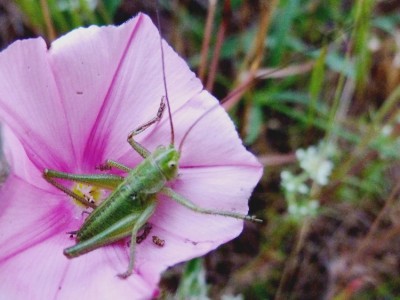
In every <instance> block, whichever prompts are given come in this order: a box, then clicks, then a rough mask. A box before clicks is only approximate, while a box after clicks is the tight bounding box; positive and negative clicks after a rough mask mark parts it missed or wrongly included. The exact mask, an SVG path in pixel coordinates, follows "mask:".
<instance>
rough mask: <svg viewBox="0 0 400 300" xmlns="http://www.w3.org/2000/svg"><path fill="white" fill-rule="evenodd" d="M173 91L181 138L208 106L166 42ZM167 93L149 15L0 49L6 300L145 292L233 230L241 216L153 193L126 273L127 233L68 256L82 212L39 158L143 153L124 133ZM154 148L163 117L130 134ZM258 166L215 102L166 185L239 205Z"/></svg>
mask: <svg viewBox="0 0 400 300" xmlns="http://www.w3.org/2000/svg"><path fill="white" fill-rule="evenodd" d="M164 49H165V63H166V77H167V82H168V92H169V98H170V101H171V106H172V111H173V121H174V124H175V135H176V144H177V145H179V142H180V140H181V139H182V137H183V135H184V134H185V132H186V131H187V130H188V128H189V127H190V126H191V124H192V123H193V122H194V121H195V120H196V119H198V118H199V117H200V116H201V115H202V114H204V112H205V111H207V109H209V108H210V107H212V106H214V105H215V103H216V100H215V99H214V98H213V97H212V96H211V95H210V94H209V93H208V92H206V91H204V90H203V87H202V85H201V83H200V81H199V80H198V79H197V78H196V77H195V75H194V74H193V73H192V72H191V71H190V70H189V68H188V67H187V65H186V63H185V62H184V61H183V60H182V59H181V58H180V57H179V56H178V55H177V54H176V53H175V52H174V51H173V50H172V49H171V48H170V47H169V46H167V44H165V43H164ZM163 95H164V87H163V83H162V67H161V57H160V45H159V35H158V31H157V29H156V28H155V26H154V25H153V24H152V22H151V21H150V19H149V18H148V17H147V16H145V15H139V16H138V17H136V18H134V19H132V20H130V21H128V22H126V23H125V24H123V25H121V26H118V27H115V26H107V27H96V26H92V27H89V28H86V29H77V30H74V31H72V32H71V33H69V34H67V35H65V36H63V37H61V38H60V39H58V40H56V41H55V42H53V43H52V45H51V47H50V49H47V47H46V44H45V42H44V41H43V39H41V38H37V39H29V40H24V41H17V42H15V43H14V44H12V45H11V46H9V47H8V48H7V49H6V50H4V51H3V52H2V53H1V54H0V118H1V120H2V122H3V124H4V126H3V143H4V147H5V154H6V157H7V159H8V163H9V165H10V176H9V177H8V179H7V181H6V183H5V184H4V186H3V187H2V190H1V195H0V228H1V230H0V295H1V296H2V297H3V298H4V299H26V298H28V299H146V298H150V297H152V296H153V295H154V294H155V293H157V284H158V282H159V279H160V274H161V272H163V271H164V270H165V269H166V268H168V267H169V266H171V265H174V264H176V263H178V262H182V261H185V260H188V259H191V258H194V257H197V256H200V255H203V254H205V253H207V252H209V251H211V250H213V249H215V248H217V247H218V246H219V245H221V244H223V243H225V242H227V241H229V240H231V239H233V238H234V237H236V236H237V235H239V234H240V232H241V231H242V228H243V221H241V220H236V219H232V218H227V217H221V216H210V215H202V214H199V213H195V212H192V211H190V210H188V209H186V208H184V207H182V206H180V205H179V204H177V203H175V202H174V201H172V200H171V199H168V198H166V197H159V205H158V207H157V209H156V212H155V214H154V215H153V217H152V218H151V219H150V223H151V224H152V226H153V229H152V232H151V235H156V236H158V237H159V238H161V239H163V240H165V245H164V247H162V248H161V247H158V246H156V245H155V244H154V243H152V241H151V237H150V238H147V239H146V240H145V241H143V243H141V244H139V245H138V247H137V254H136V257H135V272H134V274H133V275H132V276H130V277H129V278H128V279H126V280H123V279H120V278H119V277H117V276H116V274H118V273H121V272H123V271H125V270H126V268H127V265H128V259H129V253H128V252H129V247H127V245H126V241H121V242H119V243H115V244H113V245H111V246H107V247H102V248H100V249H97V250H95V251H92V252H90V253H87V254H85V255H82V256H80V257H78V258H74V259H71V260H69V259H67V258H66V257H65V256H64V255H63V249H64V248H66V247H69V246H72V245H74V244H75V241H74V240H73V239H71V238H70V237H69V235H68V234H66V232H68V231H73V230H76V229H78V228H79V227H80V226H81V224H82V222H83V220H84V218H85V217H86V216H85V215H83V214H82V208H81V207H80V206H79V205H77V204H76V203H75V202H74V201H73V200H72V199H71V198H70V197H69V196H67V195H65V194H63V193H62V192H60V191H59V190H57V189H55V188H54V187H53V186H52V185H50V184H49V183H48V182H46V181H45V180H44V179H43V177H42V172H43V169H44V168H49V169H54V170H59V171H64V172H70V173H89V174H90V173H96V172H100V171H99V170H96V166H98V165H99V164H101V163H102V162H104V161H105V160H106V159H113V160H116V161H119V162H121V163H123V164H125V165H128V166H132V167H133V166H135V165H137V164H138V162H140V161H141V160H142V158H141V157H140V156H139V155H138V154H137V153H136V152H135V151H134V150H133V149H132V148H131V147H130V146H129V144H128V143H127V142H126V138H127V135H128V133H129V132H130V131H131V130H132V129H134V128H136V127H137V126H138V125H140V124H142V123H144V122H146V121H148V120H149V119H151V118H152V117H153V116H154V115H155V113H156V112H157V109H158V106H159V103H160V99H161V97H162V96H163ZM137 140H138V141H139V142H141V143H142V144H143V145H144V146H145V147H146V148H148V149H149V150H151V151H152V150H154V149H155V147H156V146H158V145H160V144H163V145H168V143H169V140H170V130H169V123H168V116H167V114H164V117H163V119H162V120H161V121H160V122H159V123H158V124H155V125H153V126H152V127H150V128H148V129H147V130H146V131H144V132H143V133H141V134H140V135H138V136H137ZM261 173H262V168H261V166H260V164H259V163H258V162H257V160H256V159H255V157H254V156H253V155H252V154H250V153H249V152H247V151H246V150H245V148H244V147H243V145H242V143H241V140H240V139H239V137H238V135H237V133H236V131H235V130H234V126H233V124H232V122H231V120H230V119H229V117H228V116H227V114H226V113H225V112H224V111H223V109H222V108H220V107H219V108H217V109H213V110H212V111H211V112H209V113H207V115H206V116H205V117H204V118H202V119H201V121H199V122H198V124H196V126H195V127H194V128H193V130H192V131H191V132H190V133H189V135H188V137H187V139H186V140H185V144H184V146H183V148H182V156H181V160H180V171H179V174H180V175H179V177H178V179H176V180H175V181H173V182H170V186H171V187H172V188H173V189H174V190H175V191H177V192H178V193H180V194H182V195H184V196H185V197H187V198H188V199H190V200H192V201H193V202H195V203H197V204H199V205H200V206H202V207H205V208H215V209H223V210H229V211H237V212H242V213H246V212H247V210H248V207H247V200H248V198H249V196H250V194H251V192H252V189H253V188H254V186H255V184H256V183H257V182H258V180H259V178H260V176H261Z"/></svg>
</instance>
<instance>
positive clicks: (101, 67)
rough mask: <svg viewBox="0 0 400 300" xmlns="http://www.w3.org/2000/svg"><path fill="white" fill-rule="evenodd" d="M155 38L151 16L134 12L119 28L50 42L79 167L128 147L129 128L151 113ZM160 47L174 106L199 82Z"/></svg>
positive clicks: (156, 83) (159, 86)
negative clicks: (133, 16)
mask: <svg viewBox="0 0 400 300" xmlns="http://www.w3.org/2000/svg"><path fill="white" fill-rule="evenodd" d="M159 39H160V37H159V33H158V30H157V28H156V27H155V26H154V24H153V23H152V22H151V20H150V19H149V18H148V17H147V16H145V15H141V14H140V15H139V16H138V17H136V18H134V19H132V20H130V21H128V22H127V23H125V24H123V25H121V26H119V27H114V26H108V27H103V28H99V27H95V26H92V27H90V28H88V29H78V30H75V31H72V32H71V33H69V34H67V35H66V36H64V37H62V38H60V39H58V40H57V41H55V42H54V43H53V44H52V47H51V50H50V55H51V62H52V66H53V72H54V76H55V78H56V82H57V85H58V87H59V90H60V94H61V98H62V100H63V103H64V106H65V108H66V109H65V110H66V111H67V115H68V118H69V120H70V121H69V125H70V127H71V131H72V136H73V143H74V148H75V154H76V156H77V165H79V166H80V167H82V165H85V164H86V165H89V166H88V167H86V168H87V169H90V167H91V168H93V165H95V164H99V163H101V162H102V161H103V160H104V159H107V158H116V157H120V156H121V155H122V154H123V153H126V152H129V151H131V148H130V146H129V145H128V143H127V142H126V138H127V136H128V134H129V132H130V131H132V130H133V129H135V128H136V127H137V126H139V125H141V124H143V123H145V122H147V121H148V120H150V119H151V118H152V117H154V116H155V115H156V113H157V111H158V108H159V105H160V100H161V97H162V96H164V94H165V92H164V85H163V77H162V76H163V75H162V66H161V54H160V41H159ZM164 51H165V63H166V77H167V81H168V92H169V95H170V98H171V99H173V100H171V104H172V106H173V109H176V108H179V107H180V106H181V105H182V104H183V103H184V102H185V101H187V99H189V98H190V97H192V96H193V95H194V94H196V93H198V92H199V91H200V90H201V89H202V86H201V83H200V81H199V80H198V79H196V78H195V75H194V74H193V73H192V72H191V71H190V70H189V68H188V67H187V65H186V63H185V62H184V61H183V60H182V59H181V58H180V57H179V56H178V55H177V54H176V53H175V52H174V51H173V50H172V49H171V48H170V47H169V46H168V45H167V44H166V43H165V42H164ZM82 124H89V126H87V125H85V126H83V128H82ZM149 132H150V131H149ZM149 132H145V133H143V134H142V135H141V137H139V139H141V138H143V136H145V135H146V134H148V133H149ZM167 138H168V139H167V141H169V136H167Z"/></svg>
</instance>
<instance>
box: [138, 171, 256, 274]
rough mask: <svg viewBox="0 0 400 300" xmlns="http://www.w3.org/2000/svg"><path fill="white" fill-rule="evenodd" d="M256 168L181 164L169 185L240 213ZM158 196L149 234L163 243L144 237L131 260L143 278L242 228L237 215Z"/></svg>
mask: <svg viewBox="0 0 400 300" xmlns="http://www.w3.org/2000/svg"><path fill="white" fill-rule="evenodd" d="M261 173H262V170H261V169H258V170H257V169H255V168H252V167H247V168H244V167H240V168H239V167H212V168H199V169H185V170H182V171H181V174H180V176H179V179H178V180H177V181H176V182H175V183H174V184H173V188H174V190H175V191H177V192H179V193H180V194H181V195H183V196H185V197H186V198H187V199H190V200H191V201H193V202H194V203H197V204H198V205H199V206H201V207H204V208H212V209H219V210H225V211H235V212H240V213H243V214H246V213H247V210H248V208H247V199H248V198H249V197H250V194H251V192H252V190H253V188H254V185H255V184H256V183H257V181H258V180H259V178H260V176H261ZM159 199H160V201H159V202H160V203H159V206H158V207H157V210H156V212H155V214H154V216H153V217H152V218H151V220H150V223H151V224H153V230H152V231H151V233H150V235H157V236H158V237H159V238H161V239H163V240H165V246H164V247H162V248H160V247H158V246H156V245H154V244H153V243H152V242H151V238H147V239H146V240H145V241H144V242H143V243H142V244H140V245H139V247H138V254H137V257H136V262H137V263H136V266H137V268H138V270H139V272H140V273H141V274H142V275H143V276H145V278H146V279H147V280H150V279H151V278H152V276H154V274H156V273H157V272H158V271H162V270H164V268H166V267H168V266H171V265H174V264H176V263H179V262H182V261H185V260H188V259H191V258H193V257H198V256H201V255H204V254H205V253H207V252H209V251H211V250H213V249H215V248H217V247H218V246H220V245H221V244H223V243H225V242H227V241H229V240H231V239H233V238H235V237H236V236H238V235H239V234H240V232H241V231H242V228H243V221H241V220H237V219H233V218H229V217H223V216H215V215H204V214H200V213H196V212H193V211H191V210H189V209H187V208H185V207H183V206H181V205H179V204H177V203H176V202H174V201H173V200H171V199H167V198H166V197H159Z"/></svg>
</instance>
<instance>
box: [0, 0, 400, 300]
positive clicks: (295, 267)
mask: <svg viewBox="0 0 400 300" xmlns="http://www.w3.org/2000/svg"><path fill="white" fill-rule="evenodd" d="M213 3H214V1H160V12H161V16H162V28H161V31H162V32H163V34H164V37H165V38H166V39H167V40H169V42H170V43H172V44H173V45H174V47H175V49H177V51H178V52H179V53H180V54H181V55H182V56H184V57H185V58H186V59H187V61H188V62H189V63H190V64H191V66H192V68H193V69H194V70H200V69H201V68H203V69H204V70H206V72H204V74H206V75H208V76H206V75H204V76H202V78H201V79H202V80H203V82H204V84H205V86H206V87H207V88H208V89H210V90H211V91H212V92H213V94H215V95H216V96H217V97H219V98H220V99H225V101H224V102H225V103H224V105H227V106H228V107H230V112H231V115H232V118H233V119H234V120H235V122H236V123H237V126H238V129H239V131H240V134H241V135H242V137H243V139H244V141H245V142H246V144H247V146H248V147H249V148H250V149H251V150H252V151H253V152H254V153H256V154H257V155H258V157H259V159H260V161H261V162H262V163H263V164H264V165H265V166H266V168H265V173H264V178H263V180H262V181H261V182H260V184H259V186H258V187H257V189H256V191H255V193H254V196H253V198H252V200H251V202H250V209H251V211H252V213H255V214H257V215H259V216H260V217H262V218H263V219H264V220H265V223H264V224H262V225H254V224H245V229H244V233H243V234H242V235H241V236H240V237H239V238H238V239H236V240H235V241H232V242H231V243H228V244H226V245H224V246H223V247H221V248H220V249H219V250H217V251H215V252H213V253H211V254H209V255H207V257H206V258H205V259H204V262H202V260H195V261H192V262H189V263H188V264H187V266H186V269H185V270H184V271H183V270H182V268H183V267H182V266H177V267H175V268H173V269H172V270H170V271H169V272H167V274H166V275H165V279H164V281H163V285H162V286H163V288H164V291H165V292H164V293H163V295H174V293H176V294H175V295H176V297H178V298H180V299H198V298H201V297H203V298H205V295H206V294H207V295H208V297H210V298H212V299H273V298H275V299H397V298H396V297H398V295H399V294H400V291H399V282H398V278H399V275H400V269H399V267H398V266H399V265H400V235H399V230H400V218H399V213H400V210H399V208H400V206H399V203H398V193H399V185H398V178H399V175H400V168H399V166H400V165H399V156H400V138H399V134H400V113H399V111H398V107H399V93H400V87H399V83H400V38H399V36H400V35H399V33H400V27H399V24H400V3H399V2H398V1H389V0H388V1H385V0H382V1H373V0H359V1H345V0H343V1H337V0H281V1H278V0H275V1H272V0H271V1H261V0H260V1H240V0H232V1H227V0H225V1H217V2H216V4H215V11H214V14H212V11H213V9H212V7H213ZM8 5H12V6H14V5H15V6H16V7H17V8H18V10H19V12H20V13H21V15H22V17H19V16H20V15H18V14H17V15H12V14H11V13H10V14H9V19H10V20H12V22H11V21H10V24H11V25H10V26H14V27H12V28H14V30H12V31H10V32H13V33H12V34H11V35H12V36H5V35H4V33H3V35H2V45H3V46H5V45H4V44H5V41H9V42H10V41H11V40H13V39H16V38H20V37H25V36H29V35H43V36H45V37H47V39H48V41H51V40H53V39H54V38H56V37H57V36H60V35H62V34H64V33H66V32H67V31H69V30H71V29H73V28H75V27H78V26H87V25H90V24H100V25H101V24H109V23H121V22H123V21H124V20H126V19H127V18H128V17H130V16H132V15H135V14H136V13H137V12H138V11H139V10H143V11H145V12H147V13H149V14H150V15H152V16H154V15H155V6H154V3H153V2H152V1H123V0H103V1H102V0H98V1H95V0H92V1H89V0H48V1H31V0H16V1H15V3H11V4H8ZM7 11H11V10H7ZM210 13H211V15H213V17H212V23H211V24H212V27H211V28H212V30H211V31H210V34H207V32H206V31H205V24H206V19H207V14H210ZM18 18H19V19H18ZM16 19H17V20H20V21H19V22H20V23H18V22H17V23H18V24H17V25H19V26H22V27H23V28H24V29H23V30H21V29H20V30H17V28H19V27H18V26H17V25H15V24H16V23H15V22H16V21H15V20H16ZM21 20H22V21H21ZM207 36H208V37H209V38H210V43H209V46H208V47H206V50H208V51H207V52H204V51H203V52H202V45H203V43H204V41H205V40H206V38H207ZM219 44H220V45H221V48H218V45H219ZM218 53H219V54H218ZM213 62H215V64H214V66H216V67H213ZM320 141H325V142H327V143H331V144H333V145H335V147H336V149H337V154H336V156H335V157H334V158H332V160H331V161H332V163H333V164H334V168H333V172H332V174H331V175H330V176H329V182H328V183H327V184H326V185H323V186H322V185H321V186H320V185H318V184H316V183H315V182H314V181H313V180H312V179H311V178H309V179H307V180H306V181H305V184H306V185H307V186H308V187H309V188H310V192H309V193H308V194H307V195H306V196H304V195H303V196H302V197H303V198H302V199H303V200H302V201H305V200H304V199H305V198H304V197H306V198H307V199H308V200H311V199H316V200H317V201H318V203H319V209H318V213H317V215H309V216H307V215H305V216H304V217H303V218H300V219H296V221H295V222H294V221H293V218H290V213H289V212H288V207H287V199H285V195H287V193H285V192H284V191H283V190H282V186H281V179H280V174H281V172H282V171H283V170H287V169H288V170H290V171H291V172H293V174H299V173H300V171H301V166H300V165H299V164H300V161H299V160H298V159H297V158H296V155H295V152H296V150H298V149H299V148H304V149H305V148H307V147H309V146H311V145H318V144H319V143H320ZM292 196H293V195H292ZM293 199H296V198H293ZM293 199H292V200H293ZM179 282H180V283H181V284H180V285H179ZM234 295H236V298H235V297H234ZM165 297H170V296H165ZM203 298H201V299H203Z"/></svg>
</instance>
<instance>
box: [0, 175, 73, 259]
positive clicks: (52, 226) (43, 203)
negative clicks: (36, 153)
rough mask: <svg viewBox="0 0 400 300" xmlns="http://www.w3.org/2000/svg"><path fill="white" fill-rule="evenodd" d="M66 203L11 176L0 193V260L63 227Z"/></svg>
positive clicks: (66, 218)
mask: <svg viewBox="0 0 400 300" xmlns="http://www.w3.org/2000/svg"><path fill="white" fill-rule="evenodd" d="M67 205H68V203H67V202H62V201H57V198H56V197H55V195H53V194H51V193H48V192H45V191H43V190H41V189H39V188H36V187H34V186H32V185H30V184H28V183H26V182H25V181H23V180H21V179H19V178H18V177H16V176H14V175H11V176H10V178H8V179H7V181H6V183H5V184H4V186H2V190H1V194H0V228H1V232H0V261H4V260H7V259H9V258H11V257H13V256H14V255H16V254H17V253H19V252H23V251H25V250H26V249H28V248H29V247H32V246H33V245H35V244H37V243H41V242H42V241H43V240H44V239H46V238H48V237H50V236H52V235H54V234H55V233H56V232H57V233H58V232H59V230H60V228H65V227H66V224H67V222H68V220H70V219H71V214H70V213H69V212H68V209H66V207H67Z"/></svg>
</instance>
